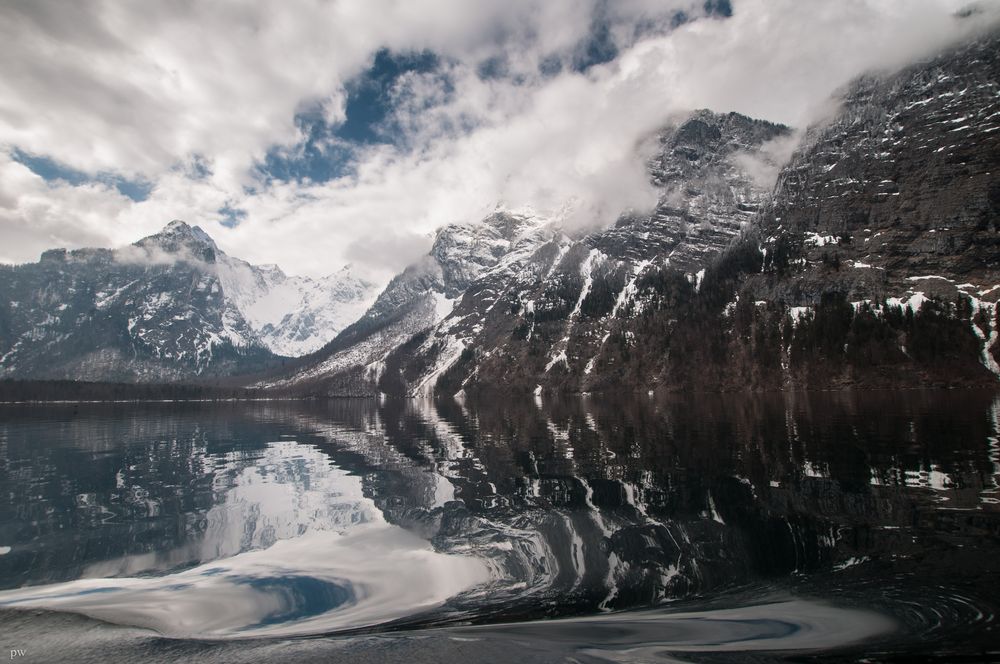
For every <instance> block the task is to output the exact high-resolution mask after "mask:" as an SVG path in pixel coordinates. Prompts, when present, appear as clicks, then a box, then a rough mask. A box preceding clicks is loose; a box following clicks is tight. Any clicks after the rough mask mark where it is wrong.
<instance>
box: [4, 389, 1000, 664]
mask: <svg viewBox="0 0 1000 664" xmlns="http://www.w3.org/2000/svg"><path fill="white" fill-rule="evenodd" d="M997 403H998V402H997V400H996V399H995V398H994V397H993V396H992V395H978V394H977V395H951V396H948V395H945V396H942V395H940V394H934V395H927V396H921V395H920V394H912V395H904V396H900V395H883V397H882V398H873V397H872V395H865V396H864V397H863V398H855V397H849V396H843V395H841V396H837V397H831V396H829V395H825V396H823V397H822V398H815V397H811V396H788V395H786V396H785V397H782V398H776V399H763V400H757V401H753V402H750V403H744V402H740V401H738V400H733V399H729V400H726V401H712V400H710V399H707V398H705V399H700V400H699V401H697V402H691V401H681V402H666V403H650V404H636V403H634V402H631V403H628V404H625V405H623V404H618V403H614V402H611V401H605V400H601V401H597V400H586V399H576V400H572V401H566V402H555V403H551V404H548V403H543V404H540V405H539V404H535V403H531V402H529V403H526V404H521V403H508V404H478V405H473V404H463V403H457V402H438V403H430V402H404V403H392V402H390V403H381V404H375V403H368V402H342V403H336V404H236V405H228V406H221V407H220V406H214V407H209V406H198V407H192V406H183V405H174V406H155V407H154V406H148V407H136V406H131V407H129V408H123V407H115V408H111V407H105V406H89V407H77V408H76V410H72V409H67V408H66V407H64V408H62V409H59V408H53V407H41V406H36V407H30V408H29V407H22V408H20V409H13V410H11V411H9V412H8V413H7V414H8V415H10V416H9V417H6V418H5V419H4V420H3V421H2V423H0V444H2V446H3V448H2V449H3V450H4V452H5V465H4V466H3V467H2V474H0V489H2V490H3V491H4V492H6V493H7V494H8V495H9V496H11V498H12V500H11V506H10V508H0V544H2V545H3V546H2V547H0V551H4V555H0V584H2V586H6V587H7V588H8V590H4V591H0V607H7V608H11V609H13V608H16V609H25V608H41V609H51V610H58V611H71V612H75V613H80V614H83V615H86V616H90V617H92V618H97V619H100V620H104V621H107V622H109V623H114V624H118V625H124V626H132V627H138V628H142V629H148V630H153V631H155V632H156V633H158V634H161V635H164V636H169V637H174V638H196V639H213V640H217V639H227V640H232V639H236V640H238V641H242V640H245V639H247V638H263V637H267V638H276V637H287V636H301V635H318V634H349V633H350V634H358V633H370V632H372V631H376V632H378V631H383V632H384V631H385V630H401V629H406V630H410V632H407V633H412V630H421V629H424V628H427V627H437V630H436V631H435V632H434V633H435V634H436V635H437V636H435V637H433V638H435V639H444V638H449V639H450V638H451V636H446V635H449V634H452V632H453V631H454V630H455V629H457V628H455V627H449V626H450V625H455V624H460V623H468V622H472V623H475V624H477V625H478V626H477V627H468V628H462V630H464V631H462V634H464V635H465V636H456V637H455V638H456V639H463V638H475V639H482V640H485V641H486V642H490V643H493V642H495V641H497V640H500V641H503V640H506V639H514V640H518V642H521V643H529V642H535V641H538V643H541V642H543V641H544V642H546V643H548V644H549V646H547V647H550V654H552V656H553V657H556V653H557V651H558V653H562V654H564V655H565V654H566V653H570V652H571V653H573V654H572V656H574V657H578V658H580V657H583V658H593V659H595V660H601V661H609V660H610V661H643V658H656V657H660V656H661V655H662V654H663V653H665V652H674V653H677V652H694V651H698V650H699V649H706V650H710V651H725V650H727V649H741V650H746V649H752V648H756V649H762V650H783V649H793V650H794V649H800V648H804V649H829V648H834V647H840V648H844V647H848V646H849V645H850V644H856V643H859V642H865V643H881V644H883V645H882V646H879V647H887V648H890V649H892V648H897V649H898V648H905V647H915V645H914V644H918V643H923V644H932V646H933V648H934V650H932V651H933V652H940V653H942V654H943V653H960V654H961V653H967V652H976V653H981V652H987V651H988V650H989V644H990V643H992V642H993V641H994V640H995V639H994V630H995V615H996V606H995V600H994V599H993V597H994V596H995V593H994V592H993V591H994V590H996V589H997V579H998V578H1000V572H998V569H997V562H996V560H997V559H998V556H997V555H996V554H997V553H998V552H1000V551H998V546H997V544H998V532H1000V527H998V524H1000V515H998V511H997V503H996V495H997V487H998V479H1000V472H998V468H997V466H996V460H995V456H996V440H997V435H998V431H997V421H996V413H997V410H998V407H997ZM789 592H791V593H793V595H792V596H788V593H789ZM782 593H784V597H782V596H781V595H782ZM764 596H766V597H767V598H768V599H767V600H766V601H762V597H764ZM813 598H814V599H813ZM828 600H833V601H834V604H830V603H828ZM654 606H660V607H663V606H666V607H669V609H670V610H669V611H667V610H664V609H663V608H660V609H657V610H656V611H653V612H649V611H644V609H645V608H646V607H654ZM602 611H605V612H606V611H615V612H616V613H612V614H609V615H606V616H599V615H595V617H590V618H583V617H579V616H586V615H592V614H600V613H601V612H602ZM727 612H729V613H727ZM733 612H735V613H733ZM15 615H20V614H17V613H10V612H9V611H8V612H3V613H2V614H0V624H3V623H4V622H6V623H8V624H12V623H14V622H16V619H15V618H13V617H12V616H15ZM727 616H728V617H727ZM734 616H736V617H734ZM740 616H742V617H740ZM539 618H561V620H557V621H545V622H536V621H537V619H539ZM512 620H514V621H521V622H518V623H516V624H515V625H498V626H490V624H491V623H496V622H498V621H500V622H507V621H512ZM441 630H445V631H441ZM460 631H461V630H460ZM456 633H457V632H456ZM619 637H620V638H619ZM394 638H396V637H394ZM398 638H403V637H402V636H399V637H398ZM422 638H423V637H422ZM581 639H582V641H581ZM872 639H874V641H872ZM450 643H451V642H450ZM454 643H462V641H461V640H459V641H454ZM553 644H555V645H553ZM885 644H889V645H885ZM536 645H538V644H536ZM253 647H254V648H265V647H266V646H263V645H257V646H253ZM358 647H361V646H358ZM400 647H404V646H400ZM455 647H457V646H455ZM538 647H541V646H538ZM553 648H554V649H553ZM630 658H631V659H630ZM581 661H583V660H581Z"/></svg>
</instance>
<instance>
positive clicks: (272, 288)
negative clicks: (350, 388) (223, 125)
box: [0, 221, 377, 382]
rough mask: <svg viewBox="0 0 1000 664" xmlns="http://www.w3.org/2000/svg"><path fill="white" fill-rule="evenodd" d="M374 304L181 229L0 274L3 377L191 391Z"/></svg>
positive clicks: (323, 335)
mask: <svg viewBox="0 0 1000 664" xmlns="http://www.w3.org/2000/svg"><path fill="white" fill-rule="evenodd" d="M376 294H377V290H376V289H375V287H374V286H373V285H372V284H370V283H368V282H366V281H364V280H362V279H359V278H357V277H354V276H353V275H352V274H351V273H350V270H349V269H347V268H345V269H343V270H341V271H339V272H337V273H335V274H332V275H330V276H329V277H326V278H324V279H319V280H313V279H308V278H303V277H289V276H286V275H285V274H284V273H283V272H282V271H281V270H280V269H278V268H277V267H276V266H254V265H250V264H249V263H247V262H245V261H242V260H239V259H237V258H233V257H231V256H228V255H227V254H225V253H224V252H223V251H221V250H220V249H219V248H218V247H217V246H216V244H215V242H214V241H213V240H212V238H211V237H209V236H208V235H207V234H206V233H205V232H204V231H202V230H201V229H200V228H199V227H197V226H189V225H188V224H186V223H184V222H182V221H172V222H170V223H169V224H168V225H167V226H166V227H165V228H164V229H163V230H162V231H161V232H159V233H157V234H155V235H151V236H149V237H146V238H143V239H142V240H139V241H138V242H136V243H135V244H133V245H130V246H127V247H124V248H121V249H114V250H112V249H80V250H75V251H66V250H63V249H56V250H51V251H47V252H45V253H44V254H42V257H41V260H40V261H39V262H38V263H30V264H25V265H18V266H0V376H2V377H5V378H48V379H77V380H105V381H107V380H118V381H143V382H160V381H170V382H176V381H187V380H195V379H204V378H207V377H218V376H230V375H235V374H244V373H253V372H257V371H261V370H264V369H266V368H268V367H274V366H278V365H280V363H281V361H282V359H281V358H282V357H283V356H297V355H302V354H304V353H306V352H309V351H312V350H315V349H316V348H319V347H321V346H322V345H323V344H325V343H326V342H327V341H329V340H330V339H332V338H333V337H334V336H335V335H336V334H337V333H338V332H339V331H340V330H341V329H342V328H343V327H344V326H346V325H347V324H348V323H349V322H351V321H352V320H354V319H356V318H357V317H358V316H359V315H360V314H361V313H362V312H363V311H364V310H365V309H366V308H367V306H368V305H369V304H370V303H371V301H372V300H373V299H374V297H375V295H376Z"/></svg>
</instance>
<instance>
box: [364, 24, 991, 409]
mask: <svg viewBox="0 0 1000 664" xmlns="http://www.w3.org/2000/svg"><path fill="white" fill-rule="evenodd" d="M997 81H1000V39H998V38H997V36H996V35H992V36H989V37H985V38H982V39H980V40H978V41H976V42H974V43H970V44H966V45H964V46H962V47H960V48H957V49H955V50H952V51H949V52H947V53H944V54H941V55H939V56H937V57H935V58H933V59H931V60H928V61H925V62H922V63H919V64H917V65H914V66H912V67H909V68H907V69H905V70H902V71H899V72H896V73H894V74H881V75H869V76H866V77H863V78H862V79H860V80H858V81H856V82H855V83H854V84H852V85H851V86H849V87H848V88H847V89H845V90H844V91H842V93H841V94H840V95H839V98H838V100H837V101H838V102H839V110H838V111H837V112H836V114H835V116H834V117H833V118H831V119H829V120H828V121H826V122H824V123H823V124H820V125H817V126H814V127H811V128H810V129H808V131H806V133H805V136H804V138H803V140H802V142H801V144H800V145H799V147H798V148H797V151H796V152H795V153H794V155H793V156H792V157H791V159H790V161H788V163H787V164H785V165H784V167H783V168H782V169H781V171H780V174H779V175H778V178H777V184H776V186H775V187H774V189H773V191H768V190H762V189H760V188H759V187H755V183H758V182H760V181H761V180H762V179H763V178H755V177H754V176H755V175H757V174H760V173H762V172H763V171H764V170H765V169H764V168H762V166H763V167H766V166H768V165H769V164H768V159H767V157H768V156H769V155H777V154H778V153H779V152H780V150H778V149H776V147H777V146H776V143H775V142H776V141H781V140H784V138H785V137H786V136H787V129H785V128H783V127H778V126H775V125H769V124H766V123H759V122H755V121H751V120H749V119H747V118H742V117H741V116H737V115H734V114H729V115H715V114H711V113H708V112H699V113H696V114H695V115H694V116H692V117H691V118H690V119H688V120H687V121H686V122H684V123H683V124H681V125H680V126H679V127H677V128H676V129H672V130H668V131H666V132H664V134H663V135H662V136H661V144H662V145H663V148H664V149H663V151H662V153H661V156H660V158H659V160H658V161H657V160H654V162H653V164H652V166H653V168H652V169H651V172H652V173H653V175H654V181H656V182H659V183H662V186H664V187H665V190H664V196H663V197H662V198H661V202H660V205H659V207H658V208H657V210H656V212H655V213H654V214H653V215H652V216H650V217H644V218H637V219H636V218H625V219H622V220H620V221H619V222H618V223H617V224H616V225H615V227H613V228H611V229H608V230H606V231H600V232H596V233H592V234H590V235H587V236H586V237H583V238H581V239H579V240H574V241H569V242H567V241H565V240H562V239H553V240H552V241H551V242H550V243H549V244H547V245H545V246H543V247H540V248H539V249H538V250H537V251H536V252H535V253H534V254H532V255H531V256H530V257H528V258H526V260H524V261H522V262H519V263H517V264H512V265H511V266H510V269H509V270H507V271H506V272H502V271H494V272H491V273H488V274H485V275H483V276H482V277H481V278H480V279H478V280H476V281H475V282H473V283H472V284H471V285H470V286H469V288H468V289H467V290H466V292H465V294H464V296H463V297H462V299H461V300H460V301H459V302H458V303H457V304H456V306H455V308H454V310H453V311H452V313H451V314H450V315H449V316H448V317H446V318H445V319H444V320H443V321H441V322H440V323H438V324H437V325H436V326H435V327H434V328H433V329H432V330H430V331H429V332H428V333H426V334H425V335H423V337H422V339H419V340H415V341H414V342H412V343H411V344H408V345H407V346H404V347H402V348H400V349H399V350H397V351H396V352H394V353H393V354H392V355H391V356H389V357H387V358H386V360H385V363H386V365H387V366H388V367H391V368H392V373H391V375H390V374H389V373H384V374H383V380H382V383H381V386H382V388H383V389H389V388H392V389H395V390H401V391H404V392H408V393H411V394H413V393H416V392H419V391H423V390H425V389H426V388H427V387H428V386H433V387H434V389H435V391H437V392H439V393H446V394H455V393H459V392H461V391H463V390H464V391H466V392H469V391H476V390H495V389H500V388H502V389H505V390H511V389H513V390H521V391H535V392H536V393H541V392H543V391H546V390H550V389H555V390H570V391H592V390H610V389H642V390H646V389H649V390H653V389H663V390H688V389H702V390H740V389H747V388H750V389H788V388H800V387H807V388H835V387H846V386H867V387H903V386H912V385H918V384H919V385H947V386H951V385H996V383H997V380H998V377H1000V368H998V358H1000V354H998V353H1000V350H998V346H997V344H996V340H997V337H998V323H997V309H998V306H997V305H998V298H1000V87H998V86H1000V84H998V83H997ZM773 163H774V160H772V161H771V164H772V165H773ZM498 305H499V306H498Z"/></svg>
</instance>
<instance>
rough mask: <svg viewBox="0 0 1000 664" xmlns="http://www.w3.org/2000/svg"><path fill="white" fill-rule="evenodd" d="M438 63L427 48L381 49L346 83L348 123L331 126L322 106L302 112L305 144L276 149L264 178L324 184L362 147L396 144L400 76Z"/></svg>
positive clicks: (348, 169) (348, 166)
mask: <svg viewBox="0 0 1000 664" xmlns="http://www.w3.org/2000/svg"><path fill="white" fill-rule="evenodd" d="M439 65H440V60H439V58H438V56H436V55H435V54H433V53H430V52H427V51H424V52H420V53H393V52H391V51H388V50H386V49H382V50H380V51H378V52H377V53H376V54H375V57H374V59H373V61H372V66H371V67H369V68H368V70H366V71H365V72H364V73H363V74H361V75H360V76H358V77H356V78H354V79H352V80H351V81H349V82H348V83H347V85H346V86H345V87H346V90H347V102H346V104H345V109H344V110H345V115H346V119H345V120H344V122H342V123H340V124H336V125H331V124H330V123H328V122H327V121H326V119H325V118H324V116H323V112H322V110H321V109H320V108H319V107H318V106H317V107H315V108H312V109H309V110H306V111H303V112H300V113H299V114H297V115H296V117H295V122H296V124H297V126H298V127H299V130H300V131H301V132H302V134H303V136H304V137H305V139H304V140H303V142H302V143H301V144H300V145H298V146H296V147H295V148H294V149H291V150H289V149H281V148H276V149H274V150H271V151H270V152H268V154H267V157H266V158H265V160H264V163H263V164H261V166H260V167H259V168H258V171H259V172H260V174H261V175H262V176H263V177H264V178H265V179H268V180H270V179H274V180H281V181H286V182H287V181H302V180H306V179H308V180H310V181H312V182H315V183H322V182H327V181H329V180H333V179H336V178H339V177H344V176H347V175H350V174H351V173H352V172H353V167H354V161H355V159H356V156H357V151H358V149H359V148H361V147H364V146H366V145H376V144H385V143H395V142H396V141H397V139H398V138H399V136H397V135H396V134H395V133H394V131H393V129H392V127H391V126H390V123H389V122H388V120H389V118H390V116H391V113H392V103H393V96H392V91H393V87H394V86H395V84H396V83H397V81H398V80H399V78H400V77H401V76H403V75H404V74H407V73H410V72H417V73H429V72H433V71H435V70H437V68H438V67H439Z"/></svg>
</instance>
